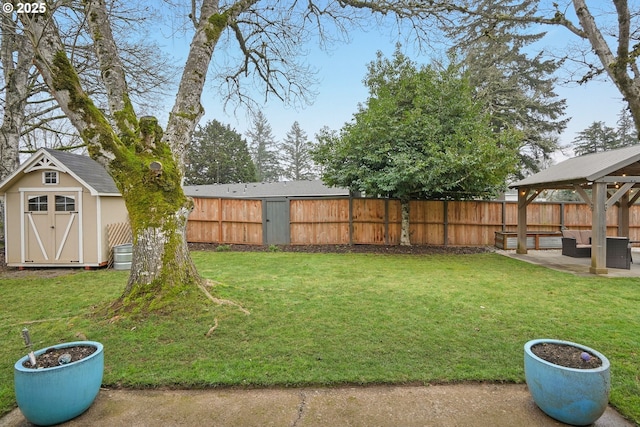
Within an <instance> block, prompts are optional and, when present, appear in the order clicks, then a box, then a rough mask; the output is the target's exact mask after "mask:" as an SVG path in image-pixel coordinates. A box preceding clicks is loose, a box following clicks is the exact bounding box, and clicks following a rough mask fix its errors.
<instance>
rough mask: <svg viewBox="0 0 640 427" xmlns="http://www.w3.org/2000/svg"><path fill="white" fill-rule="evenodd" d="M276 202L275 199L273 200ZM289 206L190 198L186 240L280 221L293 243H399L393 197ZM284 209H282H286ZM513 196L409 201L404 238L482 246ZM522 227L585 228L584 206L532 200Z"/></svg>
mask: <svg viewBox="0 0 640 427" xmlns="http://www.w3.org/2000/svg"><path fill="white" fill-rule="evenodd" d="M280 202H282V200H280ZM286 202H287V203H288V209H287V210H286V211H281V212H285V213H281V214H279V215H277V216H276V217H273V218H268V217H267V215H266V212H267V209H266V208H265V206H266V205H267V204H268V203H270V201H269V199H260V200H258V199H224V198H195V199H194V203H195V207H194V210H193V212H192V213H191V215H190V216H189V223H188V226H187V240H188V241H189V242H206V243H222V244H249V245H263V244H269V243H270V242H271V241H278V242H282V241H283V240H282V238H280V239H279V240H278V239H277V238H276V237H277V236H275V237H274V236H271V235H269V233H273V231H271V230H274V229H276V228H272V227H271V225H272V224H274V223H275V222H279V223H281V224H284V225H285V229H287V230H288V235H287V236H286V240H287V243H289V244H292V245H342V244H380V245H397V244H399V243H400V227H401V213H400V202H399V201H398V200H392V199H368V198H331V199H330V198H323V199H308V198H304V199H296V198H290V199H286ZM287 212H288V214H287ZM517 217H518V204H517V202H509V201H441V200H416V201H412V202H411V206H410V223H411V231H410V232H411V242H412V243H413V244H418V245H457V246H488V245H493V244H494V243H495V233H496V232H500V231H502V232H515V231H516V229H517ZM527 224H528V225H527V229H528V231H532V232H533V231H546V232H557V231H560V230H561V229H562V228H563V227H567V228H569V229H590V228H591V210H590V208H589V206H588V205H586V204H584V203H577V202H558V203H554V202H542V203H531V204H530V205H529V206H528V207H527ZM629 224H630V226H629V233H630V236H629V237H630V239H631V240H640V206H636V205H634V206H633V207H632V208H631V209H630V220H629ZM617 226H618V208H617V207H616V206H613V207H611V208H610V209H609V210H608V211H607V234H608V235H611V236H615V235H617ZM274 238H275V240H273V239H274Z"/></svg>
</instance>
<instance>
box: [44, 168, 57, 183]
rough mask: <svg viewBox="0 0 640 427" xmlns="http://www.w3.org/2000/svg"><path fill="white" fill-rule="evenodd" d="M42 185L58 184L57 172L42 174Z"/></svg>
mask: <svg viewBox="0 0 640 427" xmlns="http://www.w3.org/2000/svg"><path fill="white" fill-rule="evenodd" d="M42 183H43V184H49V185H52V184H57V183H58V172H56V171H45V172H42Z"/></svg>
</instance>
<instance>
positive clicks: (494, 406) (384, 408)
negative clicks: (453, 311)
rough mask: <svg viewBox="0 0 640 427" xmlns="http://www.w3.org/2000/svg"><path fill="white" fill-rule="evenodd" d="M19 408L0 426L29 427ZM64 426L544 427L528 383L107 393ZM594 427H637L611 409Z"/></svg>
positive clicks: (550, 421) (549, 423)
mask: <svg viewBox="0 0 640 427" xmlns="http://www.w3.org/2000/svg"><path fill="white" fill-rule="evenodd" d="M30 425H31V424H29V423H28V422H27V421H26V420H25V419H24V417H23V416H22V413H21V412H20V411H19V410H18V409H16V410H14V411H13V412H11V413H9V414H8V415H7V416H5V417H4V418H2V419H0V426H3V427H18V426H21V427H22V426H30ZM61 425H64V426H69V427H71V426H95V427H101V426H104V427H107V426H108V427H113V426H141V427H146V426H149V427H151V426H154V427H155V426H216V427H226V426H238V427H247V426H256V427H257V426H260V427H263V426H277V427H280V426H290V427H312V426H318V427H320V426H322V427H325V426H363V427H365V426H366V427H372V426H380V427H384V426H389V427H392V426H393V427H396V426H407V427H409V426H439V427H466V426H480V427H484V426H486V427H513V426H527V427H547V426H563V425H565V424H563V423H560V422H558V421H555V420H553V419H551V418H549V417H548V416H546V415H545V414H544V413H543V412H542V411H540V410H539V409H538V408H537V406H536V405H535V404H534V403H533V400H532V399H531V395H530V394H529V392H528V390H527V387H526V385H523V384H507V385H502V384H499V385H498V384H460V385H438V386H426V387H423V386H374V387H340V388H291V389H254V390H239V389H211V390H190V391H184V390H106V389H103V390H101V391H100V394H99V395H98V398H97V399H96V401H95V402H94V404H93V405H92V406H91V407H90V408H89V410H88V411H87V412H85V413H84V414H82V415H80V416H79V417H77V418H76V419H74V420H71V421H69V422H67V423H64V424H61ZM593 426H594V427H633V426H634V424H633V423H630V422H628V421H626V420H625V419H624V418H622V417H621V416H620V414H618V413H617V412H616V411H615V410H613V409H611V408H608V409H607V410H606V412H605V413H604V415H603V416H602V417H601V418H600V419H599V420H598V421H597V422H596V423H595V424H594V425H593Z"/></svg>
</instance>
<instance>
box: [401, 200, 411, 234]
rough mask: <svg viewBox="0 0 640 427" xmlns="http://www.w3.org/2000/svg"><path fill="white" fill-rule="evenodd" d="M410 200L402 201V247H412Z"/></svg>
mask: <svg viewBox="0 0 640 427" xmlns="http://www.w3.org/2000/svg"><path fill="white" fill-rule="evenodd" d="M409 203H410V201H409V200H404V199H403V200H401V201H400V205H401V210H402V226H401V233H400V245H401V246H411V228H410V225H411V224H410V223H409V214H410V211H409Z"/></svg>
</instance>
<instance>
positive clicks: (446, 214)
mask: <svg viewBox="0 0 640 427" xmlns="http://www.w3.org/2000/svg"><path fill="white" fill-rule="evenodd" d="M442 210H443V211H444V212H443V214H444V227H443V230H444V236H443V237H444V245H445V246H449V202H448V201H447V200H445V201H444V204H443V205H442Z"/></svg>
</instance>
